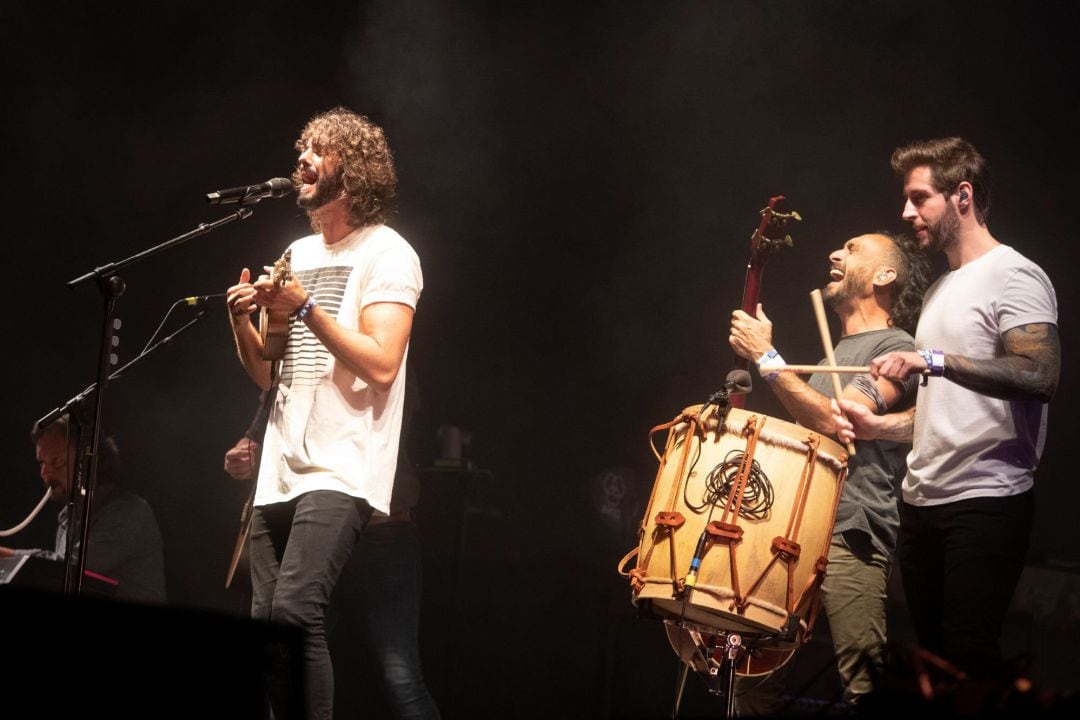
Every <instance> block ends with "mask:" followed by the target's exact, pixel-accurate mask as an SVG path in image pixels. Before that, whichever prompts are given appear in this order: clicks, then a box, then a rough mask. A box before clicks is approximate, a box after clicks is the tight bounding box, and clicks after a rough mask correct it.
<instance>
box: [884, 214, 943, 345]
mask: <svg viewBox="0 0 1080 720" xmlns="http://www.w3.org/2000/svg"><path fill="white" fill-rule="evenodd" d="M876 234H877V235H881V236H883V237H887V238H888V239H889V241H890V243H891V247H890V250H889V260H890V261H892V264H893V266H895V268H896V280H895V281H893V295H892V307H891V308H889V322H890V323H891V324H892V325H893V326H894V327H898V328H902V329H904V330H906V331H907V332H909V333H911V334H912V335H914V334H915V326H916V325H917V324H918V322H919V312H920V311H921V310H922V301H923V295H925V294H926V288H927V287H929V285H930V260H929V258H928V257H927V255H926V253H925V252H923V251H922V250H920V249H919V243H918V242H916V241H915V240H914V239H913V238H910V237H908V236H907V235H903V234H898V235H897V234H893V233H890V232H884V231H881V230H879V231H877V233H876Z"/></svg>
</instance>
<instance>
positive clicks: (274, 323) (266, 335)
mask: <svg viewBox="0 0 1080 720" xmlns="http://www.w3.org/2000/svg"><path fill="white" fill-rule="evenodd" d="M291 258H292V250H291V249H289V250H286V251H285V254H284V255H282V256H281V258H280V259H278V260H277V261H275V262H274V267H273V269H272V270H271V272H270V279H271V280H272V281H273V282H274V283H276V284H277V285H278V286H283V285H284V284H285V283H287V282H289V280H290V279H292V267H291V266H290V264H289V261H290V260H291ZM259 336H260V337H261V338H262V357H263V360H280V359H281V358H283V357H285V341H286V340H288V338H289V312H288V311H287V310H268V309H267V308H259Z"/></svg>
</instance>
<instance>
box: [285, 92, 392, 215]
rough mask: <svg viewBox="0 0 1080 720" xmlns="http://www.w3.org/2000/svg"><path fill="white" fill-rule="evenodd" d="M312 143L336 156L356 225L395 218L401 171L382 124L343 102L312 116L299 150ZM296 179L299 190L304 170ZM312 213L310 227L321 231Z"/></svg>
mask: <svg viewBox="0 0 1080 720" xmlns="http://www.w3.org/2000/svg"><path fill="white" fill-rule="evenodd" d="M309 142H310V143H311V145H312V147H313V148H314V149H315V152H317V153H319V154H320V155H323V156H326V155H333V156H334V157H335V159H336V160H337V162H338V167H339V172H340V173H341V183H342V187H343V188H344V191H345V196H346V199H347V200H348V203H349V221H350V223H351V224H352V225H354V226H356V227H363V226H365V225H376V224H379V223H385V222H387V221H388V220H389V219H390V217H391V216H392V215H393V204H394V199H395V197H396V190H397V173H396V172H395V170H394V158H393V155H391V153H390V146H389V145H388V144H387V143H386V136H385V134H384V133H383V130H382V128H380V127H379V126H378V125H376V124H375V123H373V122H371V121H370V120H368V119H367V118H366V117H365V116H363V115H358V114H356V113H354V112H353V111H351V110H349V109H347V108H344V107H341V106H338V107H336V108H333V109H332V110H327V111H326V112H323V113H320V114H318V115H316V116H315V117H313V118H311V119H310V120H309V121H308V123H307V125H305V126H304V129H303V131H302V132H301V133H300V138H299V139H298V140H297V141H296V150H297V152H303V151H304V149H305V148H306V147H307V145H308V143H309ZM292 181H293V186H294V187H295V188H297V189H299V187H300V185H301V184H302V180H301V179H300V171H299V169H297V170H296V171H294V172H293V176H292ZM309 217H310V219H311V227H312V228H313V229H314V230H315V231H316V232H318V231H319V230H320V227H319V222H318V218H317V216H316V215H315V214H314V213H309Z"/></svg>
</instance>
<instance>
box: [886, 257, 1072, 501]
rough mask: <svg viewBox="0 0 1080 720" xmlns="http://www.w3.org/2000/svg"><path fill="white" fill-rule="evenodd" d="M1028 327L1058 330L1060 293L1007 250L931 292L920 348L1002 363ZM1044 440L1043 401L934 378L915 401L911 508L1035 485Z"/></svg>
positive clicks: (907, 496)
mask: <svg viewBox="0 0 1080 720" xmlns="http://www.w3.org/2000/svg"><path fill="white" fill-rule="evenodd" d="M1029 323H1049V324H1052V325H1056V324H1057V299H1056V298H1055V295H1054V288H1053V285H1051V283H1050V279H1049V278H1048V277H1047V276H1046V273H1044V272H1043V271H1042V270H1041V269H1040V268H1039V267H1038V266H1037V265H1035V264H1034V263H1033V262H1031V261H1030V260H1028V259H1027V258H1025V257H1024V256H1023V255H1021V254H1020V253H1018V252H1016V251H1015V250H1013V249H1012V248H1011V247H1008V246H1007V245H999V246H997V247H995V248H994V249H993V250H991V251H990V252H988V253H986V254H985V255H982V256H981V257H979V258H977V259H976V260H973V261H971V262H969V263H967V264H966V265H963V266H961V267H960V268H958V269H956V270H953V271H951V272H947V273H945V275H943V276H942V277H941V278H939V279H938V280H937V282H935V283H934V284H933V285H931V286H930V289H929V290H927V291H926V296H925V298H924V300H923V308H922V314H921V315H920V316H919V326H918V329H917V330H916V332H915V343H916V345H917V346H918V347H920V348H930V349H934V350H941V351H943V352H944V353H945V354H946V355H948V354H950V353H955V354H958V355H963V356H964V357H967V358H970V359H971V360H973V361H975V362H978V361H979V360H981V359H987V360H989V359H991V358H1000V357H1003V356H1004V355H1005V351H1004V345H1003V344H1002V341H1001V336H1002V335H1003V334H1004V333H1005V332H1006V331H1007V330H1011V329H1012V328H1015V327H1019V326H1020V325H1026V324H1029ZM946 364H948V360H947V359H946ZM1045 441H1046V405H1045V403H1041V402H1038V401H1035V400H1023V401H1011V402H1010V401H1007V400H998V399H996V398H992V397H989V396H987V395H981V394H979V393H977V392H974V391H973V390H968V389H966V388H963V387H961V386H960V385H957V384H956V383H954V382H952V381H951V380H947V379H945V378H930V379H929V381H928V382H927V384H926V386H924V387H920V388H919V395H918V399H917V402H916V408H915V429H914V437H913V446H912V450H911V454H910V455H909V456H908V472H907V477H905V478H904V483H903V486H902V490H903V497H904V502H907V503H909V504H911V505H940V504H943V503H948V502H955V501H957V500H963V499H966V498H972V497H1005V496H1008V495H1016V494H1018V493H1022V492H1024V491H1026V490H1028V489H1029V488H1030V487H1031V486H1032V485H1033V483H1034V480H1033V477H1032V473H1033V472H1034V470H1035V467H1036V466H1037V465H1038V464H1039V457H1040V455H1041V454H1042V450H1043V444H1044V443H1045Z"/></svg>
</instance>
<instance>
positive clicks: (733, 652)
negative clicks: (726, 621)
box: [668, 621, 748, 720]
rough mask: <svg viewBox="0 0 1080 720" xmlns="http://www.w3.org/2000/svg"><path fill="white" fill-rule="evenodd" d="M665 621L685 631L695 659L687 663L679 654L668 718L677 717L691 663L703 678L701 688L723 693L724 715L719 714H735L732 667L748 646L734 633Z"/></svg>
mask: <svg viewBox="0 0 1080 720" xmlns="http://www.w3.org/2000/svg"><path fill="white" fill-rule="evenodd" d="M668 622H669V624H671V625H675V626H678V627H680V628H681V629H682V630H685V631H686V633H687V634H688V635H689V637H690V639H691V640H692V641H693V643H694V650H695V651H696V652H695V658H694V660H695V661H696V662H693V661H690V662H688V661H687V660H686V659H685V657H682V655H681V653H680V661H681V662H682V670H681V671H680V672H679V680H678V686H677V688H676V691H675V704H674V706H673V707H672V709H671V717H672V720H676V718H678V717H679V706H680V704H681V703H682V696H683V691H684V690H685V689H686V678H687V676H688V675H689V674H690V668H691V666H694V669H695V670H697V671H698V674H699V675H701V677H702V679H704V681H705V687H706V688H707V689H708V691H709V693H710V694H712V695H719V696H723V698H724V714H723V715H722V716H721V717H724V718H732V717H735V670H736V668H737V667H738V666H739V662H740V661H741V660H742V659H743V656H744V655H745V654H746V653H747V651H748V649H747V647H746V646H745V645H744V644H743V636H742V635H740V634H739V633H737V632H718V633H716V634H702V633H701V632H700V631H698V630H696V629H693V628H691V627H687V626H684V625H682V623H677V622H671V621H668Z"/></svg>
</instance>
